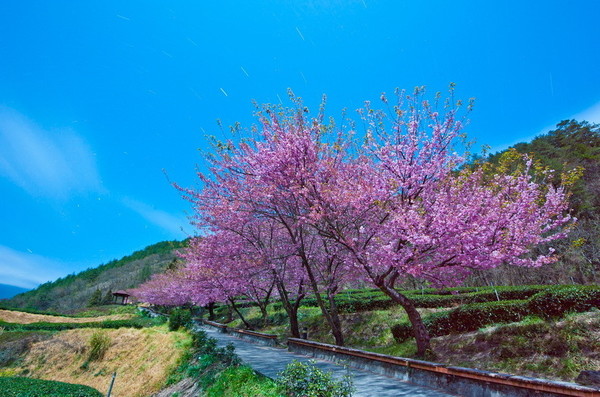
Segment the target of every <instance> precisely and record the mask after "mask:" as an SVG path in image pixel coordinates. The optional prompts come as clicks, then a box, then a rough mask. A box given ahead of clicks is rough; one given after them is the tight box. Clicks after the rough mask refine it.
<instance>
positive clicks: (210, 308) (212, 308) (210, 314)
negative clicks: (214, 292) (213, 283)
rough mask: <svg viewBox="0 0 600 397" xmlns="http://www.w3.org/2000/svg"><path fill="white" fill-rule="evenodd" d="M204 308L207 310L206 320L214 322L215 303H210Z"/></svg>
mask: <svg viewBox="0 0 600 397" xmlns="http://www.w3.org/2000/svg"><path fill="white" fill-rule="evenodd" d="M206 308H207V309H208V320H209V321H214V320H215V303H214V302H210V303H209V304H208V305H206Z"/></svg>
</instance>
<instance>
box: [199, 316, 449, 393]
mask: <svg viewBox="0 0 600 397" xmlns="http://www.w3.org/2000/svg"><path fill="white" fill-rule="evenodd" d="M199 328H200V329H202V330H203V331H205V332H206V333H207V334H208V336H210V337H212V338H215V339H216V340H217V343H218V345H219V346H225V345H227V344H228V343H231V344H233V346H235V351H236V353H237V355H238V356H239V357H240V358H241V359H242V360H243V361H244V363H245V364H248V365H249V366H251V367H252V368H253V369H254V370H255V371H256V372H258V373H260V374H262V375H264V376H268V377H270V378H276V377H277V375H278V374H279V373H280V372H281V371H283V370H284V369H285V367H286V366H287V365H288V364H289V363H291V362H292V361H294V360H296V361H301V362H308V361H309V360H314V362H315V365H316V366H317V367H319V368H320V369H322V370H325V371H331V372H333V373H334V376H335V377H342V376H343V375H345V374H347V373H350V375H351V376H352V378H353V381H354V386H355V387H356V391H355V393H354V394H353V396H356V397H380V396H381V397H385V396H411V397H444V396H456V394H449V393H447V392H444V391H443V390H436V389H432V388H427V387H423V386H418V385H415V384H412V383H409V382H405V381H402V380H400V379H396V378H391V377H387V376H384V375H380V374H376V373H373V372H369V371H366V370H358V369H353V368H344V367H343V366H341V365H339V364H335V363H333V362H329V361H325V360H319V359H312V358H309V357H306V356H303V355H299V354H295V353H292V352H289V351H288V350H286V349H282V348H276V347H270V346H261V345H258V344H254V343H251V342H248V341H245V340H242V339H239V338H236V337H234V336H231V335H229V334H226V333H222V332H220V331H218V330H216V329H215V328H212V327H206V326H200V327H199Z"/></svg>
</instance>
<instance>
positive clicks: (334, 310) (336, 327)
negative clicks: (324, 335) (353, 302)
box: [327, 292, 344, 346]
mask: <svg viewBox="0 0 600 397" xmlns="http://www.w3.org/2000/svg"><path fill="white" fill-rule="evenodd" d="M327 300H328V301H329V312H330V313H331V322H332V327H331V330H332V331H333V336H334V338H335V340H336V344H337V345H339V346H344V334H343V332H342V322H341V321H340V313H339V310H338V307H337V304H336V303H335V295H334V294H331V293H329V292H328V293H327ZM336 333H337V335H336ZM338 339H339V341H340V343H338Z"/></svg>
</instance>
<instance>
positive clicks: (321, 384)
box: [277, 360, 354, 397]
mask: <svg viewBox="0 0 600 397" xmlns="http://www.w3.org/2000/svg"><path fill="white" fill-rule="evenodd" d="M314 363H315V362H314V361H312V360H311V361H309V363H308V364H306V363H302V362H299V361H293V362H292V363H290V364H288V366H287V367H286V369H285V370H284V371H283V372H282V373H280V374H279V378H278V379H277V385H278V387H279V392H280V393H282V394H283V395H285V396H287V397H349V396H351V395H352V392H353V391H354V386H353V383H352V378H351V377H350V376H349V375H345V376H344V377H343V378H342V379H341V380H339V381H336V380H334V379H333V377H332V374H331V372H324V371H322V370H320V369H319V368H317V367H316V366H315V365H314Z"/></svg>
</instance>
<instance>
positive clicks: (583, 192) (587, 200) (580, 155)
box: [473, 120, 600, 285]
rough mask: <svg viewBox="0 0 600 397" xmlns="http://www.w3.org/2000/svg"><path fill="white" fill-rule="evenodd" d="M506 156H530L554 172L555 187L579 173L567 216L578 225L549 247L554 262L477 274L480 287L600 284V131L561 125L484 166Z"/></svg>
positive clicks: (581, 124)
mask: <svg viewBox="0 0 600 397" xmlns="http://www.w3.org/2000/svg"><path fill="white" fill-rule="evenodd" d="M508 150H516V151H518V152H519V153H523V154H529V155H531V156H532V158H533V159H534V160H535V161H536V163H537V164H538V165H540V166H542V167H547V168H548V169H552V170H555V175H554V182H555V183H557V184H558V183H559V182H560V179H561V176H562V174H563V173H564V172H567V171H571V170H577V169H579V170H581V171H582V176H581V178H580V179H579V180H578V181H577V182H576V183H575V184H574V185H573V186H572V188H571V192H572V195H571V197H570V202H571V208H572V215H574V216H575V217H576V218H577V219H578V221H577V223H576V225H575V226H574V228H573V229H572V230H571V232H570V233H569V236H568V238H565V239H562V240H560V241H557V242H556V243H555V244H553V247H554V248H556V251H557V253H558V254H559V255H560V260H559V262H557V263H555V264H553V265H549V266H545V267H544V268H542V269H523V268H516V267H500V268H498V269H494V270H492V271H490V272H486V274H483V273H482V274H479V275H478V277H477V280H473V281H474V282H475V283H479V284H496V285H502V284H504V285H511V284H512V285H514V284H569V283H579V284H594V283H600V125H599V124H590V123H588V122H587V121H582V122H579V121H575V120H564V121H561V122H560V123H558V124H557V125H556V128H555V129H554V130H552V131H549V132H548V133H547V134H544V135H540V136H538V137H536V138H535V139H533V140H532V141H531V142H526V143H518V144H516V145H514V146H512V147H511V148H509V149H507V150H505V151H502V152H499V153H495V154H493V155H491V156H489V157H488V158H486V159H482V160H484V161H489V162H491V163H498V161H499V159H500V158H501V156H502V155H503V154H504V153H505V152H507V151H508Z"/></svg>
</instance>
